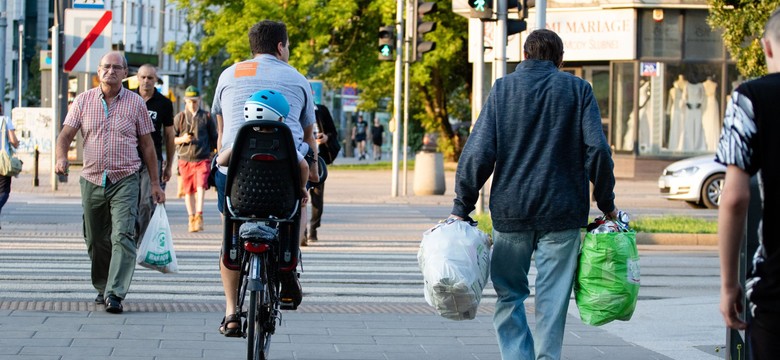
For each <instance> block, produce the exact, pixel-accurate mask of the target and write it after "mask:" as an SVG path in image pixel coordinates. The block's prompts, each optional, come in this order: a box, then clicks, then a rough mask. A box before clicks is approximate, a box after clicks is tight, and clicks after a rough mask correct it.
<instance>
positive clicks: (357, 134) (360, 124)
mask: <svg viewBox="0 0 780 360" xmlns="http://www.w3.org/2000/svg"><path fill="white" fill-rule="evenodd" d="M367 132H368V123H367V122H366V121H365V120H363V115H358V120H357V122H356V123H355V125H353V126H352V141H353V142H354V144H355V145H357V151H358V155H359V156H360V157H359V158H358V160H363V159H365V158H366V136H367Z"/></svg>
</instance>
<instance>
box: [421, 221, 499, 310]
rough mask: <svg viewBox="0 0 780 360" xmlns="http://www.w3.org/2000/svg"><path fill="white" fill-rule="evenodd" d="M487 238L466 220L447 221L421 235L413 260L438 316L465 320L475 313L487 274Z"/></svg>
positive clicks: (430, 302)
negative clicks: (421, 274) (415, 258)
mask: <svg viewBox="0 0 780 360" xmlns="http://www.w3.org/2000/svg"><path fill="white" fill-rule="evenodd" d="M490 246H491V244H490V239H489V238H488V236H487V234H485V233H484V232H482V231H481V230H479V229H478V228H477V226H476V223H474V225H471V224H469V223H468V222H466V221H459V220H447V221H446V222H444V223H441V224H438V225H436V226H435V227H433V228H431V229H430V230H428V231H426V232H425V233H424V234H423V239H422V242H421V243H420V250H419V251H418V252H417V262H418V264H419V265H420V270H421V271H422V273H423V277H424V279H425V288H424V293H425V301H426V302H428V305H431V306H433V307H434V308H435V309H436V311H437V312H438V313H439V315H441V316H443V317H445V318H448V319H452V320H469V319H473V318H474V317H475V316H476V315H477V307H479V301H480V299H481V298H482V290H483V289H484V288H485V285H486V284H487V280H488V276H489V274H490Z"/></svg>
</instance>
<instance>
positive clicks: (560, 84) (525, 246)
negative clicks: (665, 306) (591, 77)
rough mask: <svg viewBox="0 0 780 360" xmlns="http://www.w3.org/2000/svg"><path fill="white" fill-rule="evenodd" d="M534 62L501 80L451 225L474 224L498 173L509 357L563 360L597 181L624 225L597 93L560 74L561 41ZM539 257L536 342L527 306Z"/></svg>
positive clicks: (499, 256)
mask: <svg viewBox="0 0 780 360" xmlns="http://www.w3.org/2000/svg"><path fill="white" fill-rule="evenodd" d="M524 54H525V59H526V60H525V61H523V62H522V63H521V64H520V65H518V66H517V70H516V71H515V72H514V73H512V74H509V75H507V76H505V77H503V78H501V79H498V80H496V82H495V84H494V86H493V88H492V90H491V91H490V96H489V97H488V99H487V102H486V103H485V107H484V108H483V109H482V111H481V112H480V114H479V118H478V119H477V122H476V124H475V125H474V129H473V131H472V133H471V135H470V136H469V139H468V141H467V142H466V146H465V148H464V149H463V153H462V154H461V157H460V162H459V163H458V170H457V173H456V180H455V193H456V198H455V201H454V206H453V208H452V215H451V217H452V218H456V219H468V218H469V214H470V213H471V211H473V210H474V204H475V203H476V201H477V198H478V196H479V189H480V188H482V186H483V184H484V183H485V182H486V181H487V179H488V178H489V177H490V176H491V174H492V175H493V181H492V184H491V188H490V189H491V193H490V211H491V218H492V220H493V244H494V245H493V246H494V249H493V258H492V260H491V266H490V272H491V277H492V280H493V286H494V288H495V290H496V293H497V294H498V300H497V302H496V310H495V314H494V316H493V323H494V326H495V328H496V333H497V336H498V344H499V347H500V348H501V357H502V358H503V359H504V360H509V359H512V360H516V359H559V358H560V356H561V348H562V346H563V331H564V326H565V324H566V313H567V309H568V306H569V297H570V295H571V290H572V281H573V277H574V272H575V270H576V267H577V252H578V248H579V244H580V228H581V227H584V226H586V225H587V221H588V211H589V207H590V205H589V198H588V181H589V180H590V181H591V182H593V184H594V196H595V200H596V202H597V203H598V208H599V209H600V210H601V211H603V212H604V213H605V214H607V216H610V217H613V218H615V217H617V209H616V208H615V204H614V198H615V195H614V192H613V188H614V185H615V178H614V175H613V173H612V168H613V163H612V158H611V154H610V149H609V145H608V144H607V141H606V138H605V137H604V133H603V131H602V129H601V115H600V113H599V108H598V105H597V103H596V99H595V97H594V96H593V90H592V88H591V86H590V85H589V84H588V83H587V82H586V81H584V80H582V79H580V78H578V77H575V76H573V75H571V74H568V73H565V72H561V71H559V70H558V69H559V67H560V66H561V64H562V62H563V42H562V41H561V38H560V37H558V35H557V34H555V33H554V32H553V31H550V30H546V29H542V30H536V31H534V32H532V33H531V34H530V35H528V38H527V39H526V41H525V45H524ZM534 252H535V253H536V254H535V264H536V268H537V276H536V294H535V298H534V299H535V301H534V306H535V312H534V313H535V314H536V332H535V337H536V341H535V342H534V337H533V336H532V335H531V331H530V329H529V327H528V322H527V319H526V310H525V304H524V302H525V299H526V298H527V297H528V295H529V294H530V289H529V284H528V270H529V268H530V265H531V255H532V254H533V253H534Z"/></svg>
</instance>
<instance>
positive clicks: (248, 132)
mask: <svg viewBox="0 0 780 360" xmlns="http://www.w3.org/2000/svg"><path fill="white" fill-rule="evenodd" d="M293 144H294V143H293V139H292V134H291V132H290V129H289V128H288V127H287V125H285V124H284V123H282V122H279V121H268V120H255V121H248V122H246V123H245V124H244V125H243V126H242V127H241V128H240V129H239V131H238V133H237V135H236V141H235V143H234V145H233V154H232V155H231V158H230V162H229V164H228V176H227V181H226V184H225V204H224V205H225V210H226V211H225V212H224V213H225V231H224V236H225V240H228V239H229V241H224V242H223V255H222V262H223V264H224V265H225V266H227V267H228V268H231V269H232V270H238V271H239V279H240V280H239V286H238V289H237V302H236V312H235V313H236V314H237V316H239V318H240V319H241V329H242V336H243V337H245V338H246V339H247V359H250V360H264V359H267V358H268V356H269V352H270V345H271V336H272V335H273V334H274V333H275V331H276V325H277V323H278V324H279V325H281V320H282V313H281V311H280V308H281V299H280V279H279V276H278V274H279V272H280V270H283V271H291V270H294V269H295V267H296V266H297V259H298V246H297V239H296V237H295V235H296V234H297V233H298V231H297V230H296V229H297V227H298V226H299V224H298V221H299V218H300V200H301V198H302V194H301V190H300V187H298V186H296V185H295V184H299V183H300V171H299V167H298V163H297V154H296V150H295V147H294V145H293ZM293 254H294V255H295V256H293ZM247 293H249V303H248V304H247V310H246V311H244V305H245V301H246V295H247Z"/></svg>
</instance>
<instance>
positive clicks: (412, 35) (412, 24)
mask: <svg viewBox="0 0 780 360" xmlns="http://www.w3.org/2000/svg"><path fill="white" fill-rule="evenodd" d="M416 27H417V1H416V0H409V3H408V4H406V33H405V34H404V83H403V84H404V142H403V155H402V156H403V160H402V161H403V172H404V175H403V182H402V183H401V184H402V185H401V189H402V192H401V193H402V194H403V196H407V194H408V188H409V187H408V184H409V182H408V180H409V171H408V164H407V161H408V158H409V154H408V153H407V151H408V147H409V66H410V65H411V61H412V58H413V54H412V52H413V51H414V52H416V51H417V39H416V33H417V32H416V31H415V30H416V29H415V28H416Z"/></svg>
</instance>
